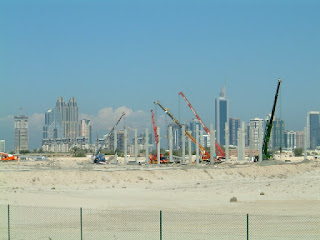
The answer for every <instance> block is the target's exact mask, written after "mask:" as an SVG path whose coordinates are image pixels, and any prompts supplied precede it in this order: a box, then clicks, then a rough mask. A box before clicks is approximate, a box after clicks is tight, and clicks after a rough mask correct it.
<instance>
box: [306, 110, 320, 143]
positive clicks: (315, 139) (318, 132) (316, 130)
mask: <svg viewBox="0 0 320 240" xmlns="http://www.w3.org/2000/svg"><path fill="white" fill-rule="evenodd" d="M307 133H308V139H307V147H308V148H310V149H315V148H316V147H317V146H319V145H320V123H319V112H315V111H312V112H308V115H307Z"/></svg>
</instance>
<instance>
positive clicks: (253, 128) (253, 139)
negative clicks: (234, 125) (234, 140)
mask: <svg viewBox="0 0 320 240" xmlns="http://www.w3.org/2000/svg"><path fill="white" fill-rule="evenodd" d="M249 129H250V130H249V144H250V146H251V148H252V149H259V147H260V146H259V132H260V131H261V132H262V134H263V131H264V129H263V119H260V118H254V119H251V120H250V122H249Z"/></svg>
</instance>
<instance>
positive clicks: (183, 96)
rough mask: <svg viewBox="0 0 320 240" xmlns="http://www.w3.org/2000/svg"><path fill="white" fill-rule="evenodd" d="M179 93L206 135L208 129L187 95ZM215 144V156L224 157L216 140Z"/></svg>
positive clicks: (208, 131) (208, 132) (220, 158)
mask: <svg viewBox="0 0 320 240" xmlns="http://www.w3.org/2000/svg"><path fill="white" fill-rule="evenodd" d="M179 94H180V95H181V96H182V98H183V99H184V100H185V101H186V103H187V104H188V106H189V108H190V109H191V111H192V112H193V114H194V115H195V116H196V118H197V119H198V120H199V122H200V124H201V125H202V127H203V129H204V130H205V131H206V133H207V134H208V135H210V130H209V129H208V128H207V126H206V125H205V124H204V122H203V121H202V120H201V118H200V116H199V115H198V114H197V112H196V110H194V108H193V107H192V105H191V103H190V102H189V101H188V99H187V97H186V96H185V95H184V94H183V92H179ZM215 146H216V158H217V159H219V160H222V159H225V157H226V154H225V152H224V151H223V150H222V148H221V147H220V145H219V144H218V142H217V141H215Z"/></svg>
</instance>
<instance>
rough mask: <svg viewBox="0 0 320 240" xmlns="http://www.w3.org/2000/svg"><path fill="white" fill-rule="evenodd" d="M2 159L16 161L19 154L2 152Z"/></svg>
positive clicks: (0, 153) (0, 155) (0, 154)
mask: <svg viewBox="0 0 320 240" xmlns="http://www.w3.org/2000/svg"><path fill="white" fill-rule="evenodd" d="M0 157H1V161H16V160H18V159H19V157H18V156H16V155H12V154H8V153H4V152H0Z"/></svg>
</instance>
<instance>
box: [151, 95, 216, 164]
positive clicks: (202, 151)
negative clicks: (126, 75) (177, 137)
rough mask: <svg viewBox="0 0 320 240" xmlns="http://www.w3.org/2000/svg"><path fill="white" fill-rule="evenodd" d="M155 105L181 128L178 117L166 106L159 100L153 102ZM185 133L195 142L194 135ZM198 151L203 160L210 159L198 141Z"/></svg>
mask: <svg viewBox="0 0 320 240" xmlns="http://www.w3.org/2000/svg"><path fill="white" fill-rule="evenodd" d="M154 103H155V104H156V105H158V106H159V107H160V108H161V109H162V110H163V111H164V112H165V113H166V114H167V115H168V116H169V117H170V118H171V119H172V120H173V122H175V123H176V124H177V125H178V126H179V127H180V128H182V124H181V123H180V122H179V120H178V119H176V118H175V117H174V116H173V114H172V113H171V112H170V111H169V109H168V108H164V107H163V106H162V105H161V104H160V102H159V101H158V100H157V101H155V102H154ZM185 134H186V135H187V136H188V137H189V138H190V139H191V141H192V142H193V143H195V144H197V143H196V139H194V137H193V136H192V135H191V134H190V133H189V132H188V131H185ZM198 147H199V149H200V151H201V155H202V160H204V161H208V160H210V154H209V153H208V152H207V151H206V150H205V149H204V147H203V146H202V145H201V144H200V143H199V145H198Z"/></svg>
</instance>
